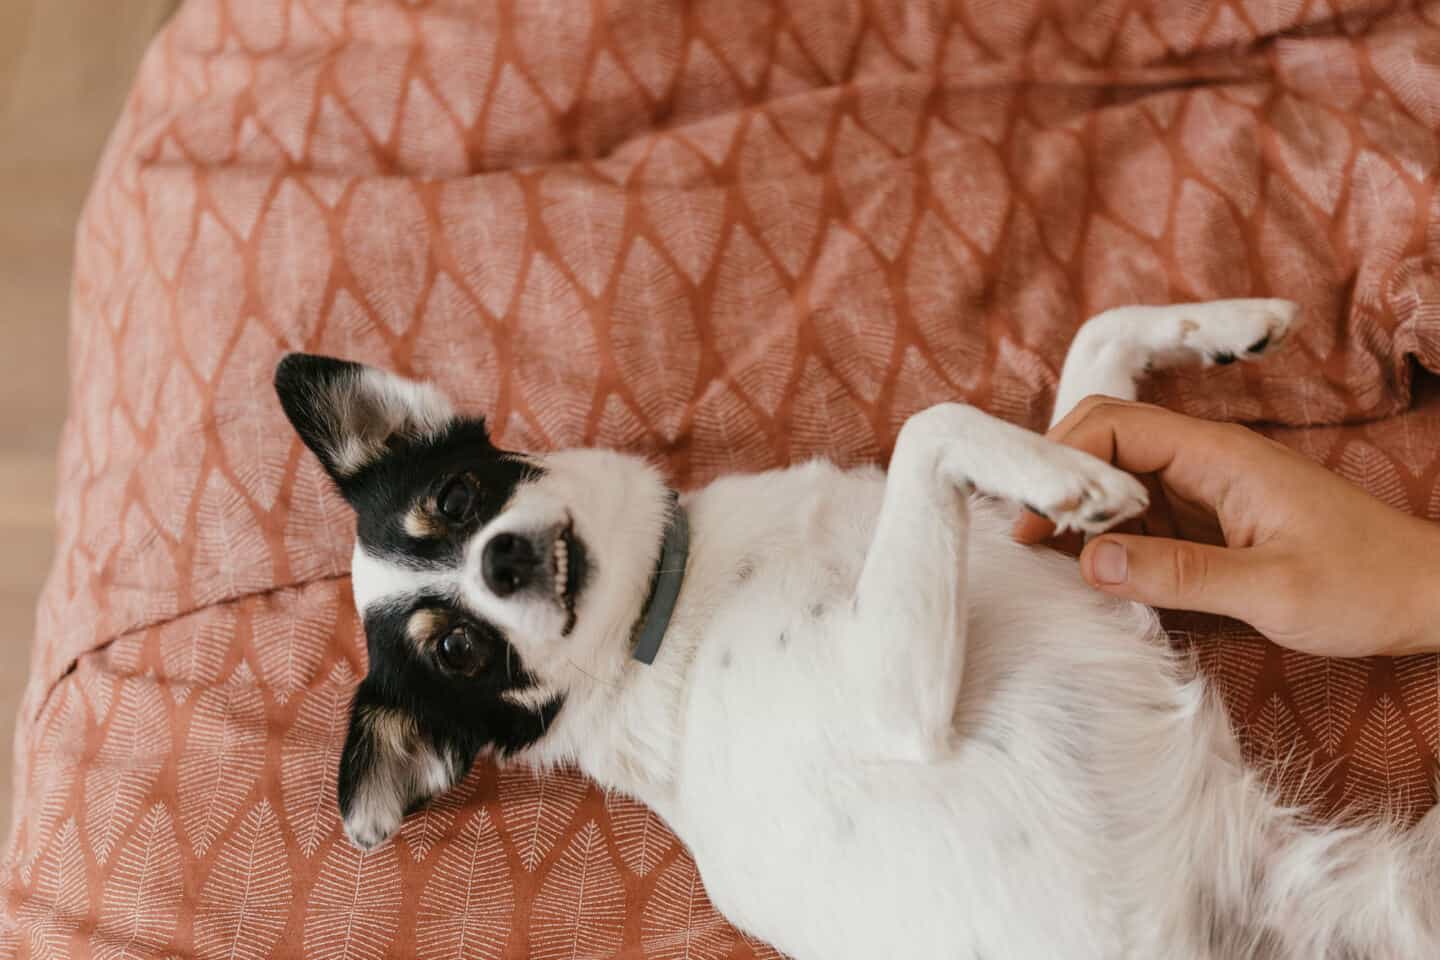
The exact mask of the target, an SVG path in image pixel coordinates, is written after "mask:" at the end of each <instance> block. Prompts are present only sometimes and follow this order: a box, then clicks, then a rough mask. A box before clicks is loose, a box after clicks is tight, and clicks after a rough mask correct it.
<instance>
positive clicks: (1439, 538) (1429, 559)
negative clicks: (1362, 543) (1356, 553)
mask: <svg viewBox="0 0 1440 960" xmlns="http://www.w3.org/2000/svg"><path fill="white" fill-rule="evenodd" d="M1412 534H1413V537H1414V542H1413V545H1412V546H1411V547H1410V549H1409V550H1407V551H1405V552H1404V559H1403V560H1402V565H1403V566H1404V567H1406V568H1408V569H1405V570H1404V571H1403V573H1404V576H1403V577H1402V582H1403V584H1404V586H1403V590H1404V591H1405V596H1404V597H1402V598H1400V602H1401V603H1402V604H1403V608H1405V609H1408V611H1409V613H1408V616H1407V617H1406V618H1405V619H1404V621H1403V623H1404V627H1403V629H1402V631H1401V635H1400V636H1398V637H1396V638H1395V643H1394V649H1393V650H1392V652H1393V653H1394V654H1396V655H1397V656H1403V655H1405V654H1414V653H1440V523H1430V522H1426V521H1422V520H1416V521H1414V527H1413V528H1412Z"/></svg>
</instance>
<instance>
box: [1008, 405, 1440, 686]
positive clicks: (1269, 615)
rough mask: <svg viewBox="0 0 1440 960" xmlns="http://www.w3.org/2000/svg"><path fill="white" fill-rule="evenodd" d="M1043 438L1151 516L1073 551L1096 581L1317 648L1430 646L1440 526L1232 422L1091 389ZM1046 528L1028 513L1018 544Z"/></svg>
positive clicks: (1334, 652) (1415, 649)
mask: <svg viewBox="0 0 1440 960" xmlns="http://www.w3.org/2000/svg"><path fill="white" fill-rule="evenodd" d="M1049 437H1050V438H1051V439H1052V440H1055V441H1057V442H1059V443H1064V444H1067V445H1069V446H1072V447H1076V448H1078V449H1081V450H1084V451H1086V452H1088V453H1090V454H1092V455H1094V456H1096V457H1099V458H1100V459H1101V460H1104V461H1106V462H1108V463H1113V464H1114V465H1116V466H1118V467H1120V468H1121V469H1123V470H1127V471H1129V472H1131V473H1133V474H1136V475H1138V476H1139V477H1140V478H1141V479H1142V481H1144V482H1145V483H1146V486H1147V487H1149V489H1150V493H1151V505H1150V508H1149V510H1148V511H1147V512H1146V513H1145V514H1144V515H1143V516H1142V517H1140V518H1137V520H1136V521H1132V522H1131V523H1130V524H1128V525H1126V527H1124V528H1122V530H1138V531H1139V532H1138V534H1137V533H1125V532H1113V533H1107V534H1104V535H1102V536H1100V537H1097V538H1096V539H1094V540H1092V541H1091V542H1090V543H1089V544H1087V545H1086V546H1085V549H1084V550H1083V551H1082V552H1081V554H1080V570H1081V573H1082V575H1083V576H1084V577H1085V579H1086V581H1088V582H1089V583H1090V584H1091V585H1092V586H1094V587H1095V588H1097V589H1099V590H1102V591H1104V592H1105V593H1108V594H1112V595H1114V596H1117V597H1125V598H1128V599H1131V600H1138V601H1141V602H1143V603H1146V604H1150V605H1152V606H1157V607H1165V608H1169V609H1177V610H1196V611H1201V612H1206V613H1217V614H1222V615H1225V616H1230V617H1235V618H1236V619H1239V620H1244V621H1245V622H1247V623H1249V624H1250V625H1251V626H1253V627H1254V628H1255V629H1257V630H1259V631H1260V632H1261V633H1263V634H1264V635H1265V636H1267V637H1269V638H1270V639H1271V640H1273V641H1275V642H1276V643H1278V644H1281V645H1282V646H1286V647H1291V648H1293V649H1295V650H1300V651H1304V652H1306V653H1313V654H1320V655H1325V656H1341V657H1358V656H1369V655H1372V654H1385V655H1399V654H1405V653H1419V652H1423V651H1434V650H1440V526H1437V525H1434V524H1430V523H1427V522H1425V521H1423V520H1420V519H1417V518H1415V517H1411V516H1409V515H1407V514H1404V513H1401V512H1400V511H1398V510H1395V509H1393V508H1392V507H1389V506H1387V505H1386V504H1384V503H1381V502H1380V501H1379V500H1375V499H1374V498H1372V497H1370V496H1369V495H1367V494H1366V493H1365V492H1364V491H1362V490H1361V489H1359V488H1358V487H1356V486H1354V485H1352V484H1350V483H1349V482H1348V481H1346V480H1345V479H1343V478H1341V477H1339V476H1337V475H1335V474H1333V473H1330V472H1329V471H1328V470H1326V469H1324V468H1323V467H1321V466H1319V465H1318V464H1316V463H1313V462H1311V461H1309V460H1307V459H1305V458H1304V457H1302V456H1300V455H1299V454H1297V453H1294V452H1293V451H1291V450H1289V449H1287V448H1285V447H1283V446H1281V445H1280V444H1278V443H1275V442H1274V441H1272V440H1269V439H1268V438H1266V437H1263V436H1261V435H1260V434H1258V433H1255V432H1253V431H1251V430H1248V429H1246V428H1244V427H1241V426H1237V425H1235V424H1226V423H1212V422H1209V421H1205V420H1196V419H1192V418H1190V417H1186V416H1183V415H1181V414H1177V413H1172V412H1170V411H1167V410H1163V409H1161V408H1159V407H1154V406H1150V405H1148V404H1141V403H1130V402H1127V401H1122V400H1111V399H1108V398H1105V397H1091V398H1088V399H1086V400H1085V401H1083V402H1082V403H1080V404H1079V405H1078V406H1077V407H1076V408H1075V410H1074V411H1072V412H1071V413H1070V415H1069V416H1067V417H1066V418H1065V419H1064V420H1062V421H1060V422H1059V423H1058V424H1056V425H1055V426H1054V427H1053V428H1052V429H1051V430H1050V433H1049ZM1053 529H1054V528H1053V526H1052V525H1051V524H1050V523H1048V522H1047V521H1045V520H1044V519H1042V518H1040V517H1038V516H1036V515H1034V514H1032V513H1025V514H1023V515H1022V516H1021V519H1020V521H1019V523H1018V524H1017V525H1016V528H1015V536H1016V539H1018V540H1020V541H1021V542H1023V543H1038V542H1040V541H1042V540H1045V539H1047V538H1048V537H1049V536H1050V534H1051V533H1052V532H1053Z"/></svg>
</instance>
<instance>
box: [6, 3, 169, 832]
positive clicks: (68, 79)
mask: <svg viewBox="0 0 1440 960" xmlns="http://www.w3.org/2000/svg"><path fill="white" fill-rule="evenodd" d="M174 5H175V3H174V0H116V2H108V3H105V2H102V3H96V2H94V0H0V336H3V340H0V385H3V387H0V396H3V402H0V771H3V773H0V776H3V778H4V781H3V783H4V787H3V789H0V831H3V830H5V829H6V827H5V825H6V824H8V823H9V819H10V801H11V797H10V760H11V741H12V739H13V731H14V714H15V709H16V707H17V705H18V703H19V698H20V691H21V689H22V687H23V686H24V683H25V678H26V664H27V662H28V660H29V653H30V644H31V638H32V633H33V629H34V608H35V594H36V592H37V591H38V590H39V588H40V583H41V581H42V580H43V578H44V576H45V572H46V570H47V568H48V566H49V563H50V559H51V554H52V546H51V539H52V535H53V521H52V517H53V515H54V512H55V506H54V483H55V445H56V438H57V433H58V431H59V428H60V423H61V420H62V419H63V418H64V414H65V394H66V380H65V332H66V302H67V293H68V287H69V283H70V257H71V238H72V234H73V231H74V227H75V220H76V217H77V215H78V213H79V210H80V204H81V202H82V201H83V199H84V195H85V190H86V188H87V187H88V185H89V181H90V176H91V172H92V170H93V169H94V166H95V161H96V159H97V157H98V156H99V153H100V148H101V145H102V144H103V142H104V139H105V136H106V135H107V134H108V133H109V130H110V127H111V125H112V124H113V123H114V119H115V116H116V114H117V113H118V112H119V109H120V104H121V102H122V101H123V99H124V96H125V93H126V91H127V89H128V88H129V86H130V81H131V77H132V76H133V74H134V72H135V66H136V64H137V63H138V62H139V58H140V54H141V53H142V52H143V50H144V47H145V44H146V43H147V42H148V41H149V39H150V37H151V36H152V35H153V34H154V31H155V29H156V28H157V27H158V26H159V25H160V24H161V23H162V22H163V21H164V19H165V17H167V16H168V15H169V13H170V11H171V8H172V7H173V6H174Z"/></svg>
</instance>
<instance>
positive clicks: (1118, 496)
mask: <svg viewBox="0 0 1440 960" xmlns="http://www.w3.org/2000/svg"><path fill="white" fill-rule="evenodd" d="M1135 309H1136V311H1138V312H1131V313H1125V312H1122V311H1116V312H1112V313H1110V314H1106V315H1103V316H1102V317H1101V318H1098V319H1097V321H1095V323H1096V325H1095V326H1092V327H1087V328H1086V329H1085V330H1084V331H1082V333H1081V334H1080V337H1079V338H1078V340H1077V350H1080V351H1081V352H1082V353H1083V354H1084V358H1083V359H1084V362H1076V363H1074V364H1073V365H1072V364H1071V363H1067V365H1066V367H1065V375H1064V378H1063V382H1062V385H1061V389H1060V396H1061V397H1062V398H1064V402H1065V403H1066V404H1067V405H1068V404H1069V403H1071V402H1073V401H1076V400H1078V399H1079V398H1080V397H1081V396H1083V395H1085V394H1087V393H1091V392H1095V391H1096V390H1097V388H1098V389H1100V390H1101V391H1102V392H1108V393H1119V394H1121V395H1127V391H1129V392H1128V395H1130V396H1133V390H1134V381H1135V378H1136V377H1137V376H1139V375H1140V374H1141V373H1142V372H1143V370H1144V369H1145V365H1146V363H1153V362H1154V361H1155V360H1156V359H1157V358H1160V359H1163V361H1164V362H1167V363H1169V362H1174V361H1175V359H1176V358H1177V357H1182V356H1191V357H1192V358H1193V357H1194V356H1195V355H1210V354H1213V353H1215V352H1222V351H1223V352H1229V353H1232V354H1234V355H1236V356H1237V357H1238V356H1243V355H1244V352H1245V350H1246V348H1247V347H1249V346H1250V345H1252V344H1253V343H1255V342H1256V341H1257V340H1259V339H1260V338H1261V337H1262V336H1266V335H1269V336H1271V337H1272V338H1273V339H1274V340H1278V339H1279V337H1280V336H1281V335H1283V333H1284V332H1285V331H1286V330H1288V328H1289V326H1290V324H1291V323H1292V322H1293V319H1294V310H1293V306H1291V305H1288V304H1284V303H1283V302H1277V301H1228V302H1225V303H1222V304H1214V305H1186V306H1181V307H1175V308H1135ZM1257 330H1258V332H1257ZM1102 334H1103V336H1102ZM1077 355H1078V354H1072V357H1071V359H1072V361H1074V360H1075V357H1076V356H1077ZM543 462H544V466H545V470H546V474H545V479H544V480H543V481H541V482H540V483H539V484H536V485H535V487H536V489H534V490H531V489H528V488H527V489H525V490H523V491H521V492H520V493H519V494H518V495H517V498H516V503H515V504H514V505H513V511H514V515H513V516H511V513H512V510H510V509H507V511H505V512H504V513H502V514H501V516H500V517H499V518H497V519H496V520H495V521H494V522H493V524H492V525H493V526H495V527H496V528H497V529H499V528H500V527H501V526H503V525H504V524H508V523H511V522H515V523H520V522H521V521H522V520H523V521H524V522H525V523H527V524H533V522H534V521H535V519H536V518H539V517H548V516H551V515H553V512H554V511H556V510H565V511H568V512H569V514H570V515H571V516H573V518H574V522H575V523H576V527H577V530H579V531H580V532H581V534H582V535H583V537H584V539H585V541H586V543H587V544H588V545H589V548H590V551H591V554H592V559H593V562H594V565H595V580H594V582H593V583H592V584H591V587H590V589H589V590H588V591H587V592H586V594H585V598H584V600H583V604H582V607H581V609H580V610H579V611H578V614H579V615H578V620H577V628H576V630H575V631H574V633H573V634H572V635H570V636H569V637H567V638H560V637H558V636H556V635H555V631H554V629H553V624H549V623H542V622H540V621H539V620H536V621H535V622H529V621H526V622H525V623H523V624H522V625H523V626H527V627H529V628H532V632H528V633H527V632H525V631H521V634H520V635H517V636H512V640H513V641H514V642H515V643H516V644H517V646H518V647H519V648H520V650H521V652H522V655H523V656H524V658H525V660H526V664H527V666H528V667H529V668H530V669H532V670H534V671H535V672H537V673H538V674H539V675H540V676H541V677H542V681H543V684H544V686H545V688H546V689H547V690H563V691H564V692H565V694H566V698H567V699H566V702H565V705H564V707H563V708H562V709H561V711H560V712H559V714H558V716H557V717H556V719H555V721H554V723H553V724H552V725H551V728H550V730H549V731H548V733H547V735H546V736H545V737H543V738H542V739H541V740H539V741H538V742H537V743H536V744H535V746H534V747H532V748H531V749H530V750H529V751H527V754H526V759H528V760H530V761H532V762H535V763H539V764H549V763H556V762H563V761H574V762H577V763H578V764H579V765H580V766H581V768H582V769H584V770H585V771H586V772H587V773H588V774H590V775H591V776H592V777H594V778H595V779H597V780H598V781H600V782H601V783H602V784H604V785H605V786H607V787H609V788H612V789H616V790H619V791H623V792H625V793H628V794H630V795H632V796H635V797H637V798H639V799H640V800H642V801H644V802H645V803H647V804H649V805H650V806H651V807H652V808H654V809H655V810H656V811H657V812H658V813H659V814H660V815H661V816H662V817H663V818H664V819H665V820H666V822H667V823H669V824H670V825H671V827H673V828H674V830H675V831H676V832H677V833H678V835H679V836H680V837H681V838H682V839H683V840H684V842H685V843H686V844H687V845H688V847H689V848H690V850H691V851H692V853H693V854H694V856H695V859H696V862H697V863H698V865H699V868H700V873H701V876H702V878H703V880H704V883H705V886H706V889H707V891H708V892H709V894H710V896H711V898H712V899H713V901H714V902H715V905H716V906H717V907H718V908H719V909H720V910H721V912H722V913H724V915H725V916H726V917H728V918H729V919H730V920H731V921H733V922H734V923H736V924H737V925H739V926H740V927H742V928H743V929H745V930H747V931H749V932H751V933H753V934H755V935H756V936H759V937H761V938H763V939H765V940H767V941H769V942H771V943H773V944H774V945H775V946H776V947H778V948H779V949H781V950H783V951H785V952H786V953H788V954H790V955H791V956H792V957H795V958H796V960H850V958H855V960H875V958H888V957H896V958H901V957H903V958H920V960H924V958H952V957H953V958H967V960H968V958H971V957H988V958H992V960H993V958H1006V960H1023V958H1043V960H1052V958H1057V957H1066V958H1104V960H1114V958H1146V960H1150V958H1214V960H1220V958H1232V957H1250V956H1255V957H1265V958H1296V960H1302V958H1303V960H1309V958H1315V957H1332V956H1333V957H1339V956H1364V957H1387V958H1388V957H1397V958H1399V957H1432V956H1437V955H1440V945H1437V939H1436V937H1437V922H1440V919H1437V909H1440V868H1437V859H1440V839H1437V838H1440V825H1437V824H1436V823H1435V821H1434V817H1433V816H1432V819H1431V820H1429V821H1427V823H1426V824H1425V825H1423V826H1422V827H1421V828H1420V829H1419V830H1417V831H1414V832H1410V833H1400V832H1397V831H1390V830H1385V829H1381V828H1367V829H1358V828H1351V829H1338V828H1333V827H1331V828H1327V827H1309V826H1306V825H1304V824H1303V823H1302V821H1301V820H1300V818H1299V817H1297V816H1296V815H1295V814H1294V813H1292V812H1291V811H1287V810H1285V809H1283V808H1281V807H1280V806H1279V805H1277V804H1276V802H1275V801H1274V800H1272V799H1271V798H1270V797H1269V796H1268V795H1267V794H1266V793H1265V791H1264V790H1263V789H1262V787H1261V785H1260V783H1259V781H1258V779H1257V777H1256V776H1255V774H1253V773H1252V772H1250V771H1247V770H1246V769H1245V768H1244V767H1243V765H1242V763H1241V759H1240V755H1239V751H1238V749H1237V747H1236V743H1235V740H1234V737H1233V736H1232V734H1231V732H1230V730H1229V727H1228V725H1227V722H1226V719H1225V715H1224V712H1223V710H1222V708H1221V706H1220V705H1219V704H1218V702H1217V700H1216V698H1215V697H1214V695H1213V694H1212V693H1211V692H1210V691H1209V690H1208V689H1207V687H1206V686H1205V684H1204V683H1203V682H1202V681H1201V680H1200V679H1198V678H1197V677H1196V675H1195V672H1194V670H1193V669H1192V667H1191V665H1190V664H1189V663H1188V662H1186V661H1185V660H1184V659H1182V658H1178V657H1177V656H1176V655H1175V654H1174V653H1173V652H1172V651H1171V650H1170V649H1169V648H1168V646H1167V645H1166V643H1165V638H1164V636H1163V633H1162V632H1161V630H1160V629H1159V626H1158V623H1157V621H1156V619H1155V617H1154V615H1153V613H1152V612H1151V611H1149V610H1148V609H1146V608H1144V607H1141V606H1138V605H1135V604H1131V603H1125V602H1119V601H1116V600H1113V599H1109V598H1106V597H1104V596H1103V595H1101V594H1099V593H1097V592H1095V591H1094V590H1092V589H1090V588H1089V587H1087V586H1086V585H1085V584H1084V582H1083V581H1082V580H1081V578H1080V576H1079V574H1078V573H1077V571H1076V567H1075V563H1074V561H1073V560H1070V559H1068V558H1066V557H1062V556H1060V555H1058V554H1056V553H1054V552H1051V551H1049V550H1045V549H1041V548H1027V547H1022V546H1019V545H1017V544H1016V543H1014V542H1013V541H1012V539H1011V537H1010V535H1009V529H1010V525H1011V523H1012V521H1013V518H1014V513H1013V510H1012V509H1009V508H1007V507H1004V506H1002V505H1001V504H999V503H998V502H996V501H995V500H991V499H986V498H983V497H978V496H976V497H972V496H969V495H968V489H969V485H972V484H973V486H974V487H975V488H976V489H978V490H979V491H980V492H981V493H988V494H992V495H995V496H997V497H1001V498H1004V499H1006V500H1010V501H1013V502H1020V501H1024V502H1027V503H1030V504H1031V505H1033V506H1035V507H1038V508H1040V509H1042V510H1044V511H1045V512H1046V513H1048V514H1049V515H1050V516H1052V517H1054V518H1056V519H1057V520H1058V521H1060V522H1061V523H1062V524H1064V525H1068V526H1073V527H1075V528H1078V529H1085V530H1094V529H1099V528H1101V527H1103V526H1105V525H1106V524H1108V523H1113V522H1115V521H1117V520H1119V519H1121V518H1123V517H1125V516H1129V515H1132V514H1133V513H1135V512H1136V511H1138V510H1139V509H1141V508H1142V507H1143V505H1144V490H1143V488H1141V487H1140V485H1139V484H1137V483H1136V482H1135V481H1134V480H1133V479H1132V478H1130V477H1128V476H1126V475H1125V474H1122V473H1120V472H1118V471H1116V470H1114V469H1112V468H1111V467H1109V466H1108V465H1106V464H1102V463H1100V462H1099V461H1097V460H1094V459H1093V458H1090V457H1088V456H1085V455H1083V454H1079V453H1077V452H1075V451H1073V450H1069V449H1067V448H1061V447H1058V446H1056V445H1054V444H1050V443H1048V442H1047V441H1045V440H1044V439H1042V438H1040V437H1039V436H1037V435H1034V434H1031V433H1028V432H1025V431H1023V430H1021V429H1019V428H1017V427H1014V426H1011V425H1009V424H1005V423H1003V422H1000V421H998V420H995V419H994V418H991V417H988V416H986V415H985V414H982V413H980V412H979V411H976V410H973V409H971V408H967V407H961V406H956V405H942V406H940V407H937V408H933V409H931V410H928V411H925V412H923V413H921V414H919V415H917V416H916V417H914V418H912V419H911V421H909V423H907V424H906V426H905V428H904V430H903V431H902V432H901V435H900V438H899V441H898V443H897V446H896V450H895V454H894V458H893V460H892V463H891V467H890V471H889V475H888V477H887V476H885V475H882V474H881V473H880V472H879V471H877V470H873V469H862V470H855V471H848V472H847V471H842V470H840V469H838V468H837V467H835V466H832V465H830V464H828V463H823V462H812V463H807V464H803V465H800V466H796V467H794V468H791V469H788V470H781V471H774V472H770V473H765V474H760V475H758V476H731V477H725V478H722V479H720V480H718V481H716V482H714V483H712V484H710V485H709V486H707V487H706V488H704V489H702V490H699V491H696V492H695V493H693V494H692V495H690V496H689V497H687V498H686V499H685V501H684V505H685V509H686V510H687V511H688V514H689V520H690V528H691V552H690V558H689V564H688V567H687V570H686V574H685V581H684V588H683V590H682V592H681V595H680V598H679V603H678V606H677V608H676V612H675V615H674V618H673V620H672V623H671V626H670V629H669V632H668V633H667V635H666V637H665V640H664V643H663V645H662V647H661V649H660V653H659V656H658V658H657V659H656V661H655V663H654V664H653V665H651V666H646V665H643V664H640V663H637V662H635V661H634V660H632V659H631V658H630V656H629V648H628V643H629V638H630V631H631V627H632V624H633V623H634V621H635V618H636V615H637V613H638V611H639V609H640V605H641V603H642V601H643V598H644V596H645V592H646V588H647V585H648V580H649V577H650V572H651V570H652V569H653V566H654V563H655V561H656V557H657V555H658V550H659V540H660V535H661V531H662V529H663V523H664V504H665V497H666V494H665V488H664V486H663V484H662V483H661V480H660V478H659V477H658V475H656V474H655V472H654V471H653V470H651V469H650V468H648V467H646V466H644V465H643V464H640V463H638V462H637V461H635V460H633V459H630V458H626V457H622V456H620V455H618V454H612V453H604V452H598V451H571V452H567V453H563V454H556V455H553V456H550V457H546V458H544V460H543ZM547 511H548V512H547ZM1097 516H1103V517H1105V519H1102V520H1097V519H1094V518H1095V517H1097ZM367 563H368V561H365V560H364V557H363V555H362V554H357V587H356V595H357V599H358V598H359V597H360V596H361V594H362V584H365V585H368V584H371V583H374V582H376V580H377V577H376V576H375V574H374V572H373V571H372V570H371V569H370V568H369V567H368V566H366V564H367ZM465 582H466V583H472V582H478V578H477V577H473V576H471V577H467V578H466V581H465ZM399 583H400V581H399V580H397V579H395V578H392V579H391V581H390V586H391V587H392V588H393V587H395V586H397V585H399ZM1257 588H1261V589H1263V585H1257ZM462 589H472V588H469V587H465V586H464V585H463V584H462ZM363 592H364V594H365V595H366V596H367V597H373V596H378V595H379V594H378V593H377V592H376V590H375V589H372V588H371V587H369V586H364V587H363ZM467 599H470V595H469V594H467ZM492 599H493V598H492ZM473 602H475V603H476V604H477V606H478V605H480V604H481V603H486V604H489V601H487V600H486V599H485V598H484V597H479V596H476V597H474V598H473ZM490 606H491V607H494V609H488V612H495V613H498V614H500V615H502V616H508V618H509V619H508V620H507V622H509V623H512V624H521V622H522V621H523V620H524V615H523V614H521V613H515V612H511V613H508V614H507V613H505V612H504V611H503V610H500V607H503V606H504V605H503V604H499V605H498V606H496V605H490ZM392 829H393V828H392ZM373 832H374V831H370V833H373ZM381 832H383V831H381ZM370 833H367V835H370ZM1347 951H1348V952H1347Z"/></svg>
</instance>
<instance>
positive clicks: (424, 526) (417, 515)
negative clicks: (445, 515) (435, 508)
mask: <svg viewBox="0 0 1440 960" xmlns="http://www.w3.org/2000/svg"><path fill="white" fill-rule="evenodd" d="M405 532H406V533H408V534H410V536H412V537H414V538H415V539H416V540H434V539H436V538H437V537H440V536H443V535H444V533H445V524H443V523H441V522H440V519H439V518H438V517H436V516H435V514H434V513H432V512H431V511H430V509H429V508H428V506H427V505H426V504H423V503H417V504H415V506H413V507H411V508H410V512H409V513H407V514H405Z"/></svg>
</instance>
